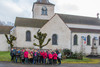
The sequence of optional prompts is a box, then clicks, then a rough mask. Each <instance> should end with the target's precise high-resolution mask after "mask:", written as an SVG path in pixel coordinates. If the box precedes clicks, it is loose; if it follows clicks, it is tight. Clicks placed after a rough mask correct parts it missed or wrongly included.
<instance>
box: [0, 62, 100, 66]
mask: <svg viewBox="0 0 100 67" xmlns="http://www.w3.org/2000/svg"><path fill="white" fill-rule="evenodd" d="M0 67H100V64H61V65H33V64H31V65H29V64H16V63H11V62H0Z"/></svg>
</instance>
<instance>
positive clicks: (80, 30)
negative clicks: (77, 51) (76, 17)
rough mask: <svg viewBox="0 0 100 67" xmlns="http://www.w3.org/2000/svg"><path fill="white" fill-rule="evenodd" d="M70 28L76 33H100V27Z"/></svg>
mask: <svg viewBox="0 0 100 67" xmlns="http://www.w3.org/2000/svg"><path fill="white" fill-rule="evenodd" d="M70 30H71V31H72V32H76V33H77V32H78V33H100V30H99V29H82V28H70Z"/></svg>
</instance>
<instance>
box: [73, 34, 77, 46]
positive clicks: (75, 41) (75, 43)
mask: <svg viewBox="0 0 100 67" xmlns="http://www.w3.org/2000/svg"><path fill="white" fill-rule="evenodd" d="M74 45H78V36H77V35H74Z"/></svg>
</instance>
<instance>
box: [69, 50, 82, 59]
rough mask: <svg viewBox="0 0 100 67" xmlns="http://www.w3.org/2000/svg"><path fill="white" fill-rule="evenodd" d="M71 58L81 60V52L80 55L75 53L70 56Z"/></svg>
mask: <svg viewBox="0 0 100 67" xmlns="http://www.w3.org/2000/svg"><path fill="white" fill-rule="evenodd" d="M71 58H72V59H79V60H82V59H83V54H82V53H81V52H80V53H77V52H75V53H74V54H72V55H71Z"/></svg>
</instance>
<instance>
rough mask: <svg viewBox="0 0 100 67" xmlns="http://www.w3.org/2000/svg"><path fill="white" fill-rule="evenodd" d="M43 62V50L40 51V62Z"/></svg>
mask: <svg viewBox="0 0 100 67" xmlns="http://www.w3.org/2000/svg"><path fill="white" fill-rule="evenodd" d="M41 62H42V63H43V51H40V63H41Z"/></svg>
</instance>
